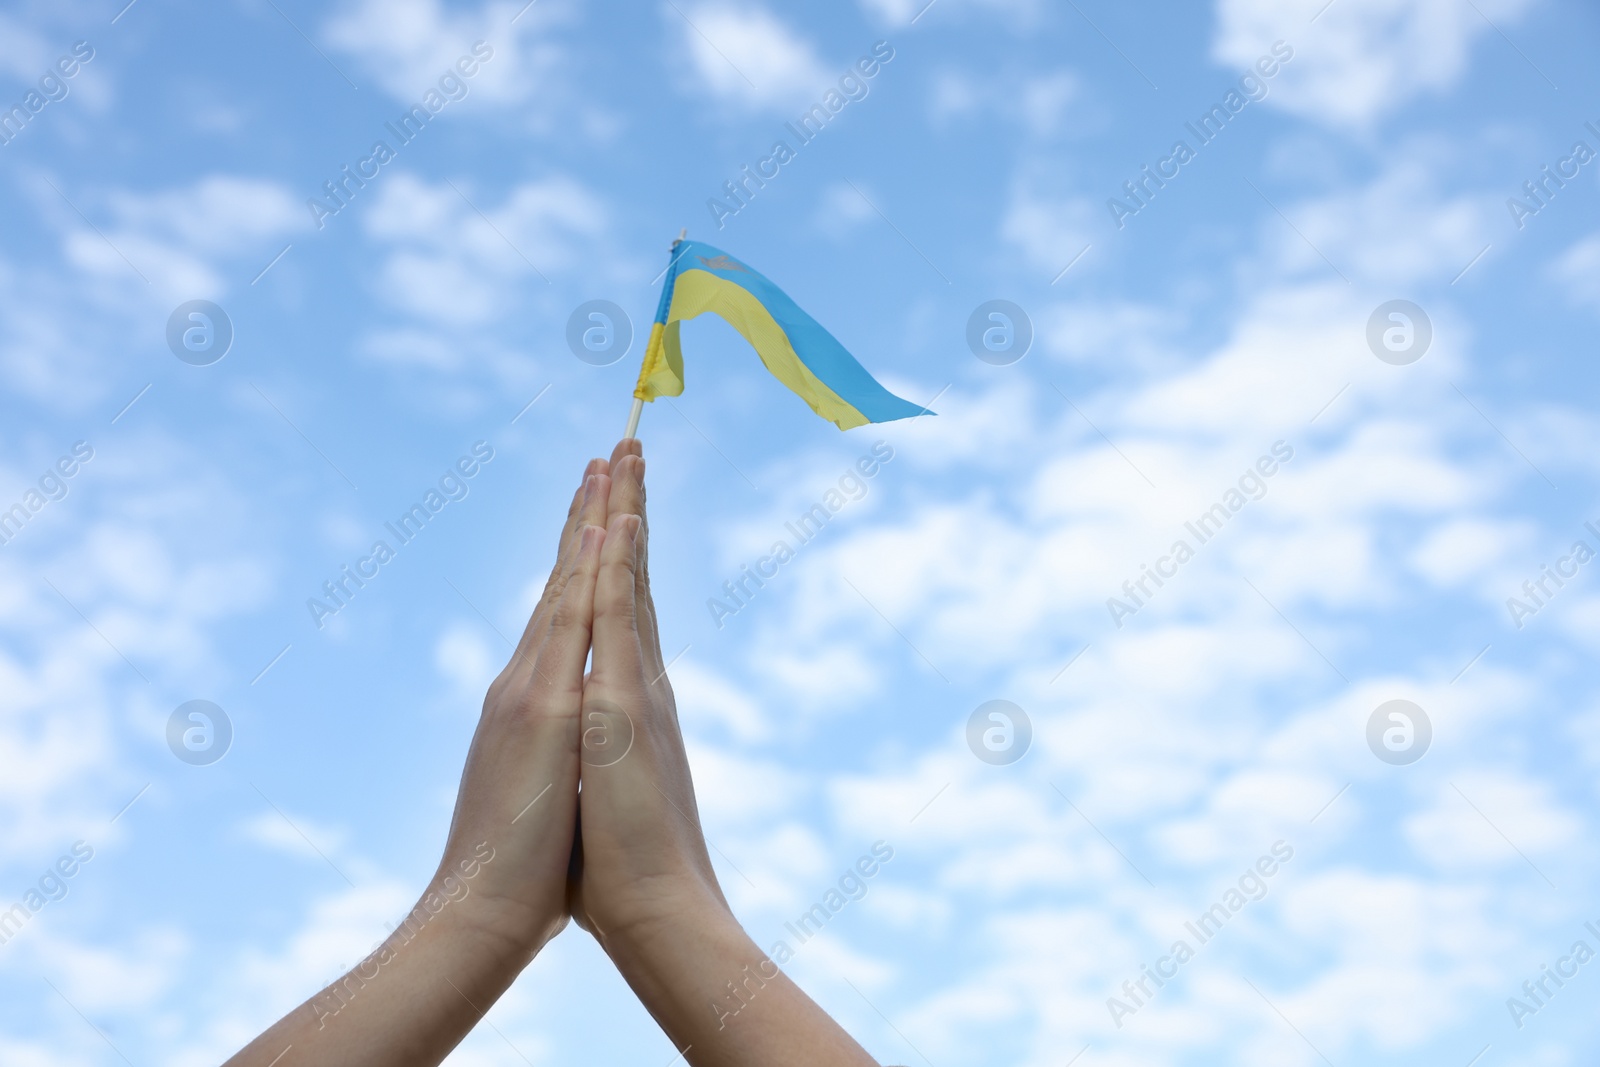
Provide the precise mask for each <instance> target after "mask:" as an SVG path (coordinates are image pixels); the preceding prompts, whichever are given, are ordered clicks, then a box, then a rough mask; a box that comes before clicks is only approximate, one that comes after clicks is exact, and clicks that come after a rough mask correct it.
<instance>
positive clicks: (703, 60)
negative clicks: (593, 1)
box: [662, 3, 842, 110]
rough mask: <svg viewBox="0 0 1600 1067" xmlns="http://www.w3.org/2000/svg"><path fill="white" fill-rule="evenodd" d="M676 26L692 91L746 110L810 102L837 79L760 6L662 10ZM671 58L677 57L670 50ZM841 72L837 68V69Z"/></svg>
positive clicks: (792, 32) (807, 45) (802, 40)
mask: <svg viewBox="0 0 1600 1067" xmlns="http://www.w3.org/2000/svg"><path fill="white" fill-rule="evenodd" d="M662 18H664V19H666V20H667V22H668V24H669V25H671V24H674V23H676V24H677V29H678V30H679V31H681V32H680V34H679V35H678V36H679V40H680V42H681V48H682V49H686V50H687V51H688V55H689V59H690V61H691V62H692V63H693V65H694V75H695V81H694V82H693V86H694V88H696V89H698V90H700V91H703V92H707V93H709V94H710V95H712V96H714V97H717V98H719V99H722V100H725V101H728V102H731V103H734V104H739V105H743V106H745V107H749V108H767V109H777V110H785V109H792V108H799V109H802V110H803V108H804V106H805V105H808V104H812V103H815V102H816V100H817V99H818V98H820V96H821V94H822V93H823V92H824V91H825V90H826V89H827V88H828V87H829V85H830V83H831V82H832V81H833V79H834V78H835V77H837V74H836V73H834V72H832V71H830V70H829V69H828V68H827V67H825V66H824V65H823V63H822V61H821V60H820V59H818V58H817V54H816V50H815V49H814V48H813V47H812V44H811V42H810V41H808V40H806V39H805V38H804V37H802V36H801V35H800V34H799V33H798V32H796V31H795V30H794V29H792V28H791V27H789V26H788V25H787V24H785V23H784V22H783V21H781V20H780V19H778V18H777V17H776V16H775V15H773V14H771V13H770V12H768V11H766V10H765V9H763V8H759V7H745V8H736V7H732V6H729V5H726V4H720V3H719V4H703V5H700V6H698V7H689V8H685V9H683V10H681V11H680V10H676V9H674V8H673V6H672V5H667V6H665V7H663V8H662ZM673 55H674V56H677V55H681V52H680V50H679V47H677V46H675V47H674V49H673ZM841 69H842V68H841Z"/></svg>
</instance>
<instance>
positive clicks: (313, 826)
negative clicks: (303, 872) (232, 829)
mask: <svg viewBox="0 0 1600 1067" xmlns="http://www.w3.org/2000/svg"><path fill="white" fill-rule="evenodd" d="M239 830H240V833H242V834H243V835H244V836H245V838H247V839H248V840H250V841H253V842H255V843H256V844H258V845H263V846H265V847H267V848H270V849H275V850H277V851H279V852H284V853H287V854H288V855H291V856H298V857H300V858H301V859H303V860H306V861H308V862H313V863H322V862H325V860H326V859H329V858H332V857H334V856H337V855H338V854H339V851H340V849H341V848H342V847H343V846H344V841H345V838H346V836H348V835H347V834H346V833H345V832H344V831H343V830H340V829H337V828H335V827H331V826H323V825H321V824H320V823H318V822H316V821H314V820H312V819H310V818H308V817H306V816H305V815H293V816H290V815H285V814H283V813H282V812H280V811H277V810H276V809H270V808H269V809H268V810H266V811H263V812H260V813H259V814H257V815H256V816H255V817H254V818H251V819H248V820H246V821H245V822H244V823H242V824H241V825H240V827H239Z"/></svg>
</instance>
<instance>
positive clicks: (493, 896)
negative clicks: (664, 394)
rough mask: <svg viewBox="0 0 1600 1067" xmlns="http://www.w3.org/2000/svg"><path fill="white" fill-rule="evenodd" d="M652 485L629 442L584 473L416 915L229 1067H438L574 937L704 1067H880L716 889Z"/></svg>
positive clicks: (492, 690)
mask: <svg viewBox="0 0 1600 1067" xmlns="http://www.w3.org/2000/svg"><path fill="white" fill-rule="evenodd" d="M644 468H645V464H644V458H643V453H642V449H641V448H640V445H639V442H638V441H637V440H633V439H628V440H624V441H622V442H621V443H619V444H618V445H617V448H616V450H615V451H614V452H613V453H612V456H611V460H610V461H609V462H607V461H605V460H600V459H596V460H591V461H590V463H589V465H588V467H587V468H586V469H585V471H584V479H583V484H582V486H580V488H579V489H578V491H577V492H576V493H575V494H574V496H573V500H572V506H571V508H570V509H569V511H568V514H567V520H566V522H565V524H564V526H563V528H562V532H561V540H560V547H559V549H558V552H557V559H556V564H555V568H554V569H553V571H552V572H551V575H550V580H549V582H548V583H547V584H546V586H545V591H544V595H543V596H542V597H541V598H540V601H539V604H538V606H537V607H536V608H535V609H534V612H533V617H532V618H531V619H529V621H528V626H527V629H526V630H525V631H524V633H523V635H522V638H521V640H520V641H519V642H518V645H517V649H516V651H515V652H514V653H513V654H512V657H511V661H510V662H509V663H507V664H506V667H505V669H504V670H502V671H501V672H500V675H499V677H497V678H496V679H495V681H494V683H493V684H492V685H490V687H489V693H488V695H487V697H486V698H485V699H484V705H483V715H482V718H481V719H480V720H479V723H478V729H477V732H476V733H475V734H474V736H473V741H472V746H471V749H470V750H469V752H468V754H467V763H466V768H465V770H464V771H463V773H462V779H461V789H460V793H459V795H458V797H457V800H456V810H455V816H454V818H453V819H452V820H451V825H450V833H449V836H448V838H447V840H446V842H445V848H444V856H443V858H442V860H441V861H440V864H439V869H438V871H437V872H436V873H435V875H434V877H433V878H432V879H431V880H430V881H429V884H428V888H427V890H426V891H425V892H424V893H423V895H422V897H421V898H420V900H419V902H418V905H417V907H416V908H415V909H413V910H412V912H411V913H409V915H408V916H407V917H406V918H405V919H403V920H402V921H401V923H400V925H399V927H398V928H397V929H396V931H395V933H394V934H393V935H391V936H390V938H389V939H388V940H387V941H385V942H384V944H383V946H382V947H380V948H379V949H378V950H376V951H375V952H374V953H373V954H372V955H371V956H369V957H367V959H365V960H363V961H362V963H360V964H358V965H357V966H356V967H355V968H354V969H353V970H352V971H351V972H350V974H349V975H346V976H345V978H343V979H341V980H340V981H338V982H335V983H334V984H333V985H331V986H329V987H328V988H327V989H325V990H323V991H322V992H321V993H319V994H317V995H316V996H313V997H312V998H311V999H310V1000H308V1001H306V1002H305V1003H304V1004H302V1005H301V1006H300V1007H298V1008H296V1009H294V1010H293V1011H291V1012H290V1013H289V1014H288V1015H286V1016H284V1017H283V1018H282V1019H280V1020H279V1021H278V1022H277V1023H275V1024H274V1025H273V1026H272V1027H271V1028H270V1029H268V1030H267V1031H266V1032H265V1033H263V1034H262V1035H261V1036H260V1037H258V1038H256V1039H255V1040H254V1041H252V1042H251V1043H250V1044H249V1045H248V1046H246V1047H245V1048H244V1049H243V1050H241V1051H240V1052H239V1053H238V1054H237V1055H235V1056H234V1057H233V1058H232V1059H230V1060H229V1061H228V1067H271V1065H276V1067H297V1065H323V1064H326V1065H329V1067H332V1065H339V1067H368V1065H371V1067H378V1065H382V1067H412V1065H419V1067H420V1065H432V1064H437V1063H439V1062H440V1061H441V1060H442V1059H444V1057H445V1056H446V1055H448V1054H449V1052H450V1050H451V1049H453V1048H454V1047H455V1046H456V1045H457V1044H458V1043H459V1042H460V1041H461V1039H462V1038H463V1037H465V1036H466V1034H467V1032H468V1031H469V1030H471V1029H472V1027H473V1026H474V1025H476V1023H477V1022H478V1020H479V1019H481V1018H482V1017H483V1013H484V1012H485V1011H487V1010H488V1008H489V1006H490V1005H491V1004H493V1003H494V1002H495V1000H497V999H498V998H499V996H500V995H501V994H502V993H504V992H505V990H506V989H507V988H508V987H509V986H510V985H511V983H512V982H513V981H514V980H515V979H516V977H517V975H519V974H520V973H521V972H522V970H523V968H525V967H526V966H527V965H528V964H529V963H530V962H532V960H533V958H534V957H535V956H536V955H538V953H539V950H540V949H542V948H543V947H544V946H545V944H547V943H548V942H549V941H550V939H551V938H553V937H555V936H556V935H557V934H558V933H560V932H561V930H562V929H563V928H564V927H565V926H566V923H567V920H568V919H569V918H574V919H576V920H577V922H578V924H579V926H581V927H582V928H583V929H585V930H587V931H589V932H590V933H591V934H592V935H593V936H594V937H595V939H596V940H597V941H598V942H599V943H600V945H601V947H602V948H603V949H604V950H605V952H606V954H607V955H608V956H609V957H610V958H611V960H612V962H613V963H614V964H615V965H616V967H617V969H618V971H619V972H620V973H621V975H622V977H623V978H624V979H625V980H626V981H627V983H628V985H629V986H630V987H631V988H632V989H633V991H634V993H635V994H636V995H637V996H638V997H639V999H640V1001H641V1002H642V1003H643V1004H644V1006H645V1007H646V1008H647V1009H648V1010H649V1011H650V1013H651V1014H652V1015H653V1016H654V1017H655V1019H656V1021H657V1022H658V1023H659V1024H660V1025H661V1027H662V1029H663V1030H664V1031H665V1032H666V1034H667V1036H668V1037H669V1038H670V1039H671V1040H672V1042H673V1044H674V1046H675V1047H676V1048H678V1049H679V1050H680V1051H681V1052H682V1054H683V1058H684V1059H685V1060H686V1061H687V1062H688V1063H690V1064H692V1065H693V1067H735V1065H739V1067H744V1065H751V1064H759V1065H763V1067H766V1065H772V1067H790V1065H794V1067H799V1065H801V1064H805V1065H818V1064H823V1065H840V1067H844V1065H852V1067H853V1065H871V1064H873V1063H875V1061H874V1060H873V1059H872V1058H871V1057H869V1056H868V1055H867V1054H866V1053H865V1052H864V1051H863V1050H862V1049H861V1047H860V1046H859V1045H858V1044H856V1043H855V1041H853V1040H852V1039H851V1038H850V1036H849V1035H848V1034H846V1033H845V1032H844V1030H843V1029H841V1028H840V1027H839V1026H838V1024H837V1023H835V1022H834V1021H833V1020H832V1019H831V1018H829V1016H828V1015H827V1014H826V1013H825V1012H823V1011H822V1009H821V1008H819V1007H817V1005H816V1004H815V1003H814V1002H813V1001H812V1000H811V999H810V998H809V997H807V996H806V994H805V993H804V992H802V991H801V990H800V988H799V987H798V986H796V985H795V984H794V983H793V982H791V981H790V980H789V979H788V977H787V976H786V975H784V974H783V973H782V972H781V971H779V970H778V969H777V968H776V966H774V965H773V964H772V963H770V962H767V961H766V957H765V954H764V953H762V952H761V950H760V949H758V948H757V947H756V945H755V943H754V942H753V941H751V940H750V938H749V936H748V935H746V934H745V932H744V930H743V928H742V927H741V926H740V925H739V923H738V921H737V920H736V919H735V918H734V916H733V913H732V911H731V910H730V909H729V907H728V903H727V900H726V898H724V896H723V894H722V889H721V887H720V886H719V885H718V883H717V877H716V874H715V872H713V870H712V867H711V859H710V856H709V854H708V853H707V850H706V843H705V835H704V834H703V833H702V832H701V829H700V819H699V813H698V809H697V807H696V805H695V797H694V782H693V780H692V778H691V776H690V773H689V761H688V757H687V755H686V754H685V750H684V744H683V735H682V732H681V731H680V730H679V727H678V715H677V708H676V705H675V703H674V701H673V697H672V687H671V683H670V682H669V681H668V680H667V677H666V665H665V664H664V663H663V662H662V658H661V644H660V640H659V637H658V633H657V628H656V612H655V605H654V603H653V601H652V600H651V597H650V579H649V571H648V566H647V564H648V549H647V545H648V526H647V523H646V520H645V491H644ZM591 652H592V655H593V666H592V670H591V672H590V673H589V675H588V676H587V677H586V676H585V674H584V666H585V664H586V662H588V661H589V658H590V655H591ZM580 784H581V793H580Z"/></svg>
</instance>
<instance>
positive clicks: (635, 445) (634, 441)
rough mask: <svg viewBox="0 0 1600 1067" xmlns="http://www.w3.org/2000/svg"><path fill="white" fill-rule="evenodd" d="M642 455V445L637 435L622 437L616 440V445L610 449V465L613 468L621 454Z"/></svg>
mask: <svg viewBox="0 0 1600 1067" xmlns="http://www.w3.org/2000/svg"><path fill="white" fill-rule="evenodd" d="M642 455H644V445H643V444H641V443H640V442H639V439H638V438H637V437H624V438H623V439H622V440H620V441H618V442H617V447H616V448H613V449H612V450H611V466H612V467H613V468H615V467H616V465H617V461H618V460H619V459H621V458H622V457H623V456H642Z"/></svg>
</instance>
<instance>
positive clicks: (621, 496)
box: [607, 441, 663, 678]
mask: <svg viewBox="0 0 1600 1067" xmlns="http://www.w3.org/2000/svg"><path fill="white" fill-rule="evenodd" d="M628 443H630V442H628V441H624V442H623V444H628ZM631 443H632V444H635V445H637V444H638V442H637V441H633V442H631ZM617 447H618V448H619V449H620V448H621V447H622V445H618V446H617ZM641 451H642V449H641ZM611 469H612V472H613V475H614V476H613V477H612V479H611V499H610V501H609V502H608V503H607V509H608V514H609V515H637V516H639V535H638V537H637V539H636V542H635V544H636V549H637V552H636V556H635V560H634V603H635V605H636V608H637V611H638V616H639V624H638V625H639V642H640V645H641V647H642V652H643V656H644V662H645V666H646V667H649V668H651V671H650V677H651V678H656V677H658V676H659V675H660V674H661V671H662V670H663V665H662V659H661V639H660V636H659V635H658V633H657V631H656V613H655V605H654V603H653V602H652V601H651V599H650V579H649V573H648V569H647V568H648V556H649V552H648V545H649V536H650V530H649V524H648V520H647V519H646V517H645V513H644V473H645V461H644V457H643V456H642V455H640V454H639V453H638V452H634V453H628V454H624V455H622V456H620V457H618V458H617V459H616V461H615V462H614V463H613V465H612V468H611Z"/></svg>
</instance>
